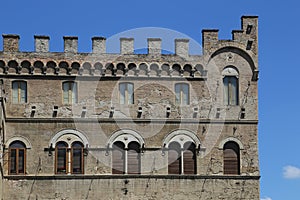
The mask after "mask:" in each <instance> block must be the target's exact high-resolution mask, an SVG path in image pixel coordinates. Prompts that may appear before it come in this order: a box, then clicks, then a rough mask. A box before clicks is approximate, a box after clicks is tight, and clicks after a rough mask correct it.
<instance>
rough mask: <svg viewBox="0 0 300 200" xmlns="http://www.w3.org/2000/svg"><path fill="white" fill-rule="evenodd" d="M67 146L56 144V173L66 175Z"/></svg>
mask: <svg viewBox="0 0 300 200" xmlns="http://www.w3.org/2000/svg"><path fill="white" fill-rule="evenodd" d="M67 153H68V144H67V143H65V142H58V143H57V144H56V148H55V155H56V162H55V163H56V170H55V171H56V173H58V174H66V173H67V164H68V163H67V162H68V155H67Z"/></svg>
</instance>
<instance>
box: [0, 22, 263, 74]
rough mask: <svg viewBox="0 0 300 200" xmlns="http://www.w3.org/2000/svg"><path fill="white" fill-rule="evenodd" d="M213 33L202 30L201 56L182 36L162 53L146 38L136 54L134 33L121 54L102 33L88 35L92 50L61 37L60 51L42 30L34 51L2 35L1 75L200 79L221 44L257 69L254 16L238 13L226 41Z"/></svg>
mask: <svg viewBox="0 0 300 200" xmlns="http://www.w3.org/2000/svg"><path fill="white" fill-rule="evenodd" d="M218 33H219V31H218V30H217V29H204V30H202V48H203V55H190V53H189V45H190V44H189V39H185V38H180V39H175V40H174V43H175V45H174V46H175V49H174V52H175V53H174V54H162V39H160V38H148V39H147V42H148V46H147V49H148V53H147V54H136V53H135V51H134V50H135V48H134V38H120V53H119V54H111V53H107V51H106V38H105V37H93V38H92V50H91V52H88V53H81V52H78V37H77V36H64V37H63V41H64V51H63V52H50V51H49V41H50V37H49V36H44V35H35V36H34V41H35V42H34V43H35V50H34V52H22V51H20V49H19V40H20V36H19V35H11V34H3V35H2V36H3V51H2V52H0V74H1V73H2V74H27V75H32V74H35V75H46V74H47V75H84V74H85V75H95V76H123V75H125V76H158V77H160V76H166V77H173V76H175V77H193V78H195V77H201V78H205V77H206V71H207V70H206V69H205V68H206V63H205V62H206V60H207V59H205V58H209V57H211V56H213V55H214V53H215V52H217V51H218V50H220V49H223V48H236V49H239V50H241V51H243V52H244V53H245V54H248V55H246V56H245V58H246V59H248V60H249V62H250V63H251V65H252V70H253V74H254V73H256V71H258V68H257V66H256V65H255V63H257V62H258V17H257V16H242V17H241V30H233V31H232V39H231V40H220V39H219V36H218ZM12 58H13V59H12ZM250 58H251V59H250ZM254 71H255V72H254ZM255 76H256V75H254V77H255ZM255 79H256V78H255Z"/></svg>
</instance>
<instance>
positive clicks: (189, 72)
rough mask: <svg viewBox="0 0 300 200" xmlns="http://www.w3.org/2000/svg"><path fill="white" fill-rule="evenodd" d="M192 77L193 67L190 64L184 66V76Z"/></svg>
mask: <svg viewBox="0 0 300 200" xmlns="http://www.w3.org/2000/svg"><path fill="white" fill-rule="evenodd" d="M191 75H192V66H191V65H190V64H185V65H184V66H183V76H185V77H189V76H191Z"/></svg>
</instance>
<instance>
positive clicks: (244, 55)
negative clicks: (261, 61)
mask: <svg viewBox="0 0 300 200" xmlns="http://www.w3.org/2000/svg"><path fill="white" fill-rule="evenodd" d="M224 52H232V53H235V54H238V55H240V56H241V57H242V58H244V59H245V60H246V61H247V62H248V63H249V65H250V67H251V71H252V79H253V80H256V79H257V77H256V76H257V72H258V68H257V66H255V63H254V60H253V59H252V57H253V56H254V55H250V54H249V53H248V52H246V51H244V50H243V49H241V48H239V47H235V46H233V45H231V46H225V47H222V48H220V49H218V50H216V51H215V52H214V53H212V55H211V56H210V58H209V61H208V62H210V61H211V60H212V59H213V58H214V57H215V56H217V55H219V54H220V53H224Z"/></svg>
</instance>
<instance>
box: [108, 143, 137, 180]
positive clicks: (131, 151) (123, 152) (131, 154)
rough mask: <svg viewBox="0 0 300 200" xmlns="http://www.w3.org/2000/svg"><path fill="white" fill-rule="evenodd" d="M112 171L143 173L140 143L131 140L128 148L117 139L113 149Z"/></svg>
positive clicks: (115, 172) (116, 172) (118, 172)
mask: <svg viewBox="0 0 300 200" xmlns="http://www.w3.org/2000/svg"><path fill="white" fill-rule="evenodd" d="M112 173H113V174H140V173H141V154H140V144H139V143H137V142H130V143H129V144H128V148H127V149H125V144H124V143H123V142H120V141H116V142H115V143H114V144H113V151H112Z"/></svg>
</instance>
